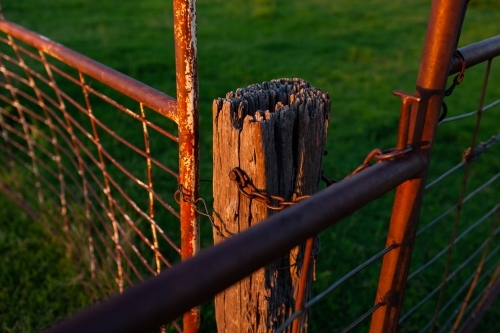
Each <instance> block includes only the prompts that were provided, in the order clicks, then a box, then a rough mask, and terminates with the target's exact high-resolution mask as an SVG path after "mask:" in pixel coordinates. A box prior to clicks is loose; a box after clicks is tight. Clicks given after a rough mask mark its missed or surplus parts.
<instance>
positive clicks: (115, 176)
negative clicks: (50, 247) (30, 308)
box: [0, 21, 181, 331]
mask: <svg viewBox="0 0 500 333" xmlns="http://www.w3.org/2000/svg"><path fill="white" fill-rule="evenodd" d="M1 24H2V27H1V28H2V29H1V30H2V34H1V36H0V43H1V46H0V72H1V77H0V90H1V91H0V100H1V102H0V103H1V105H0V133H1V136H2V141H3V142H2V145H1V149H2V153H0V159H1V160H2V162H1V163H0V165H1V166H0V172H1V174H2V185H3V186H2V188H3V189H4V190H5V192H7V193H8V194H9V195H11V196H14V197H15V198H14V199H15V200H17V201H18V202H20V203H22V205H23V206H24V207H31V208H30V210H32V211H33V214H32V215H33V216H40V217H43V219H45V220H46V222H47V224H48V225H49V226H51V227H52V228H53V229H56V230H57V231H59V232H61V233H62V234H64V236H65V237H66V238H67V240H68V247H69V248H70V250H71V251H72V252H73V255H75V256H78V257H79V258H80V259H81V260H83V262H84V263H85V265H86V267H87V268H88V271H89V274H90V276H91V278H92V281H93V284H94V285H95V286H96V287H97V289H98V290H97V294H98V295H100V297H106V296H109V295H111V294H113V293H115V292H116V291H119V292H121V291H123V290H124V288H127V287H129V286H132V285H134V284H135V283H137V282H139V281H143V280H144V279H145V278H146V277H148V276H151V275H157V274H158V273H159V272H160V271H161V270H162V269H164V268H168V267H170V266H171V265H172V264H173V263H175V262H177V261H179V260H180V257H181V245H180V226H179V205H178V204H177V203H176V201H175V199H174V193H175V192H176V191H177V189H178V177H179V175H178V171H177V170H178V165H179V153H178V151H179V139H178V134H177V124H176V123H175V120H176V119H175V107H176V103H175V100H173V99H172V98H170V97H169V96H167V95H164V94H162V93H160V92H158V91H156V90H154V89H152V88H149V87H147V86H145V85H142V84H140V83H138V82H136V81H133V80H132V79H130V78H128V77H125V76H124V75H121V74H119V73H117V72H115V71H113V70H111V69H109V68H106V67H104V66H102V65H100V64H97V63H95V62H93V61H91V60H90V59H86V58H84V57H83V56H80V55H78V54H76V53H74V52H72V51H70V50H68V49H65V48H64V47H62V46H60V45H58V44H56V43H53V42H51V41H48V40H46V39H44V37H41V36H38V35H36V34H34V33H31V32H29V31H26V30H24V29H22V28H20V27H17V26H14V25H12V24H10V23H8V22H5V21H2V22H1ZM15 36H17V38H16V37H15ZM95 72H98V74H99V76H98V77H97V78H96V75H95ZM89 74H90V75H89ZM98 80H99V81H98ZM117 82H118V84H117ZM124 87H125V90H129V91H124ZM131 92H132V93H131ZM169 118H170V119H169ZM35 212H36V213H35ZM173 325H174V326H176V327H177V329H178V330H179V331H180V327H179V326H178V325H177V324H176V323H174V324H173Z"/></svg>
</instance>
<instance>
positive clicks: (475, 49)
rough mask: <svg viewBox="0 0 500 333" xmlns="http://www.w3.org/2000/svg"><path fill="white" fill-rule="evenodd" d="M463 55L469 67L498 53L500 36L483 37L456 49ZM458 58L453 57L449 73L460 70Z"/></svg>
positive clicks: (499, 50)
mask: <svg viewBox="0 0 500 333" xmlns="http://www.w3.org/2000/svg"><path fill="white" fill-rule="evenodd" d="M458 50H459V51H460V53H462V55H463V56H464V59H465V64H466V68H470V67H472V66H475V65H477V64H480V63H482V62H485V61H487V60H489V59H492V58H494V57H498V56H499V55H500V36H495V37H492V38H489V39H485V40H483V41H480V42H478V43H474V44H470V45H467V46H464V47H461V48H460V49H458ZM461 69H462V64H461V63H460V59H458V58H457V57H453V59H452V61H451V66H450V75H452V74H455V73H458V72H460V70H461Z"/></svg>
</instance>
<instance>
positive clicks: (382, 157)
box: [344, 146, 413, 179]
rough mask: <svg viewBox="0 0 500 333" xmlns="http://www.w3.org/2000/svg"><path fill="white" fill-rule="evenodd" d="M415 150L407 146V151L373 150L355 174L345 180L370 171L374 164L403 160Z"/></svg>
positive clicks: (352, 173)
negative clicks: (396, 159) (367, 170)
mask: <svg viewBox="0 0 500 333" xmlns="http://www.w3.org/2000/svg"><path fill="white" fill-rule="evenodd" d="M412 149H413V147H412V146H407V147H406V148H405V149H401V150H398V149H396V148H391V149H387V150H381V149H379V148H376V149H373V150H372V151H371V152H370V153H369V154H368V155H367V156H366V158H365V160H364V161H363V163H362V164H361V165H360V166H358V167H357V168H356V169H354V171H353V172H351V173H350V174H348V175H347V176H346V177H345V178H344V179H347V178H350V177H352V176H354V175H355V174H358V173H360V172H361V171H363V170H365V169H368V168H369V167H371V166H372V165H373V164H375V163H378V162H382V161H386V160H390V159H392V158H402V157H406V156H407V154H408V153H409V152H410V151H411V150H412ZM372 161H375V163H373V164H372V163H371V162H372Z"/></svg>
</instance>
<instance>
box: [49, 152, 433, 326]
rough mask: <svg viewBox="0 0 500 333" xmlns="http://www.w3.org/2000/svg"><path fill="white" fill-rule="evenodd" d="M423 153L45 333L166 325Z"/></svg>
mask: <svg viewBox="0 0 500 333" xmlns="http://www.w3.org/2000/svg"><path fill="white" fill-rule="evenodd" d="M423 154H425V152H424V153H422V152H419V153H418V154H417V153H413V154H410V155H409V156H408V157H407V158H399V159H394V160H388V161H384V162H380V163H377V164H375V165H374V166H372V167H370V168H368V169H366V170H365V171H362V172H360V173H358V174H356V175H355V176H353V177H351V178H348V179H346V180H343V181H342V182H339V183H337V184H335V185H333V186H330V187H328V188H327V189H325V190H323V191H321V192H319V193H317V194H315V195H314V196H312V197H311V198H310V199H308V200H304V201H303V202H300V203H298V204H296V205H294V206H293V207H290V208H287V209H285V210H283V211H282V212H280V213H279V214H276V215H273V216H271V217H270V218H269V219H267V221H264V222H262V223H261V224H259V225H257V226H255V227H253V228H251V229H248V230H247V231H245V232H243V233H241V234H239V235H236V236H234V237H232V238H230V239H228V240H226V241H224V242H222V243H219V244H218V245H216V246H214V247H212V248H209V249H207V250H204V251H202V252H201V253H200V254H199V255H197V256H195V257H193V258H191V259H188V260H186V261H184V262H183V263H181V264H178V265H176V266H174V267H173V268H171V269H168V270H166V271H164V272H163V273H161V274H160V275H158V276H156V277H153V278H150V279H149V280H147V281H146V282H144V283H141V284H138V285H136V286H134V287H132V288H130V289H128V290H126V291H125V292H124V293H123V294H121V295H118V296H116V297H115V298H112V299H110V300H109V301H107V302H104V303H102V304H99V305H97V306H95V307H93V308H91V309H89V310H87V311H85V312H83V313H81V314H79V315H77V316H75V317H74V318H71V319H70V320H68V321H66V322H63V323H61V324H59V325H58V326H55V327H54V328H52V329H50V330H48V331H47V333H62V332H72V333H83V332H88V333H90V332H92V333H101V332H102V333H104V332H106V333H118V332H120V333H128V332H130V333H132V332H134V333H137V332H149V331H150V330H152V329H154V328H156V327H158V326H160V325H161V324H165V323H168V322H170V321H172V320H174V319H175V318H177V317H179V316H180V315H182V314H183V313H184V312H185V311H188V310H189V309H191V308H193V307H194V306H196V305H198V304H200V303H202V302H204V301H207V300H209V299H210V298H212V297H213V296H214V295H215V294H217V293H218V292H220V291H222V290H224V289H226V288H228V287H229V286H231V285H232V284H234V283H236V282H237V281H239V280H241V279H243V278H244V277H246V276H247V275H249V274H250V273H252V272H254V271H255V270H257V269H259V268H260V267H262V266H265V265H266V264H268V263H269V262H271V261H273V260H275V259H276V258H278V257H279V256H281V255H283V254H284V253H286V252H288V251H289V250H290V249H291V248H292V247H294V246H296V245H297V244H300V243H302V242H304V241H306V239H308V238H309V237H312V236H314V235H317V234H318V233H320V232H321V231H323V230H325V229H326V228H328V227H330V226H332V225H334V224H335V223H337V222H339V221H340V220H341V219H342V218H344V217H346V216H348V215H349V214H351V213H353V212H354V211H356V210H358V209H359V208H361V207H363V206H364V205H366V204H368V203H369V202H371V201H373V200H374V199H376V198H378V197H380V196H382V195H383V194H385V193H387V192H389V191H390V190H392V189H394V188H395V187H396V186H398V185H399V184H401V183H403V182H404V181H406V180H408V179H412V178H413V177H415V176H417V175H418V174H420V173H421V172H422V171H423V170H424V162H423V159H422V155H423Z"/></svg>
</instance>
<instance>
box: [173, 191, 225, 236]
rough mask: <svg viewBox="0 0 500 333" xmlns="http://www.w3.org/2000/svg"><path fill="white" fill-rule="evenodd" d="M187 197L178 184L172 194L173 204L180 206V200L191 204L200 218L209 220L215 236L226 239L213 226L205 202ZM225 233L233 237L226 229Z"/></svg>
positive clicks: (214, 225)
mask: <svg viewBox="0 0 500 333" xmlns="http://www.w3.org/2000/svg"><path fill="white" fill-rule="evenodd" d="M189 196H190V195H189V194H188V193H186V192H185V188H184V186H182V184H179V185H178V186H177V191H175V193H174V199H175V202H177V203H178V204H179V205H180V204H181V200H182V201H184V202H187V203H189V204H191V205H192V206H193V207H194V210H195V212H196V213H198V214H200V215H202V216H205V217H207V218H208V219H209V221H210V224H211V225H212V228H214V229H215V231H216V232H217V235H219V236H220V237H222V238H228V237H227V236H226V235H224V234H223V232H222V230H221V228H220V227H219V226H218V225H217V224H215V221H214V218H213V217H212V215H210V213H209V212H208V208H207V203H206V202H205V200H204V199H203V198H198V199H196V200H193V199H190V198H189ZM200 202H201V204H202V207H203V208H202V209H200V207H199V206H198V203H200ZM226 232H227V233H228V234H229V235H231V236H234V234H233V233H232V232H230V231H229V230H227V229H226Z"/></svg>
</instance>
